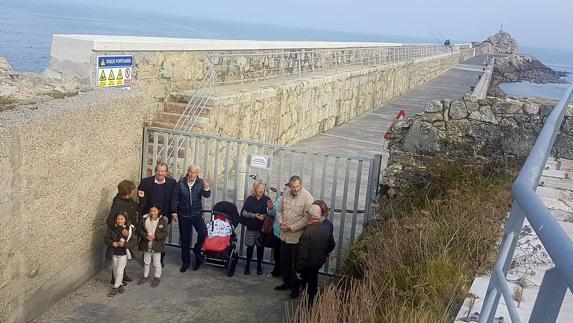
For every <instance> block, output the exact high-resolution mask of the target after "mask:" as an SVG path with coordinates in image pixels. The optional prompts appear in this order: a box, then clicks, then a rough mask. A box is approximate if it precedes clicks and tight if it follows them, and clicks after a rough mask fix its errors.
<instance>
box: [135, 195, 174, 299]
mask: <svg viewBox="0 0 573 323" xmlns="http://www.w3.org/2000/svg"><path fill="white" fill-rule="evenodd" d="M167 224H168V222H167V219H166V218H165V217H164V216H163V215H162V214H161V207H160V206H158V205H154V206H152V207H151V208H150V209H149V214H146V215H144V216H143V218H142V220H141V225H140V226H139V235H140V236H141V240H140V241H139V251H143V277H141V279H140V280H139V281H138V282H137V285H143V284H145V282H146V281H147V278H148V276H149V269H150V267H151V261H152V260H153V267H154V268H155V276H154V278H153V280H152V281H151V287H154V288H155V287H157V286H158V285H159V280H160V278H161V253H162V252H165V238H166V237H167Z"/></svg>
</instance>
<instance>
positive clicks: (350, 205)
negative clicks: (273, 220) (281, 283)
mask: <svg viewBox="0 0 573 323" xmlns="http://www.w3.org/2000/svg"><path fill="white" fill-rule="evenodd" d="M161 146H163V147H167V146H169V148H168V150H175V151H178V152H179V153H178V154H174V155H173V158H171V159H169V161H168V167H169V170H170V171H171V176H173V177H174V178H180V177H181V176H184V175H185V173H186V169H187V167H188V166H189V165H191V164H193V165H196V166H198V167H200V168H201V177H202V178H205V180H207V181H208V182H209V184H210V187H211V197H210V198H208V199H204V200H203V207H204V208H205V209H206V210H209V209H212V207H213V205H214V204H215V203H216V202H218V201H232V202H233V203H234V204H236V205H237V206H238V207H239V209H240V208H241V207H242V204H243V201H244V200H245V199H246V198H247V197H248V196H249V195H250V191H251V187H252V184H253V181H254V180H255V179H262V180H264V182H265V183H266V184H267V188H269V189H270V188H271V187H273V188H275V189H276V192H274V193H273V192H268V193H269V195H271V196H272V197H273V199H276V198H278V197H279V194H280V191H281V190H282V188H283V186H284V183H286V182H288V180H289V178H290V177H291V176H292V175H299V176H301V178H302V179H303V182H304V183H305V184H304V185H305V188H306V189H307V190H308V191H309V192H310V193H311V194H312V195H313V196H314V198H315V199H321V200H323V201H325V202H326V203H327V204H328V205H329V207H330V214H329V216H328V218H329V219H330V220H331V221H332V223H333V225H334V238H335V239H336V250H335V251H333V252H332V253H331V256H330V259H329V260H328V261H327V263H326V264H325V266H324V267H323V269H322V272H323V273H331V274H332V273H336V272H337V271H338V270H339V269H340V268H341V266H342V265H343V261H342V260H343V256H344V253H345V252H346V250H347V249H348V248H349V246H351V245H352V243H353V242H354V241H355V240H356V239H357V238H358V236H359V235H360V233H361V232H362V226H363V224H364V223H366V222H368V221H369V220H370V219H371V218H372V216H374V213H375V209H374V206H375V203H376V197H377V195H378V188H379V182H380V171H381V163H382V156H381V155H374V156H359V155H347V154H337V153H331V152H321V151H316V150H310V149H304V148H298V147H290V146H279V145H272V144H263V143H258V142H252V141H244V140H238V139H234V138H224V137H217V136H208V135H201V134H195V133H189V132H182V131H174V130H169V129H161V128H155V127H145V128H144V133H143V150H142V152H143V153H142V156H141V178H144V177H147V176H150V175H151V174H152V169H153V167H154V166H155V165H157V162H158V161H159V160H166V159H165V157H166V152H167V151H168V150H164V153H163V155H161V154H159V151H160V147H161ZM253 156H265V157H267V158H268V160H269V164H268V165H267V167H259V166H258V165H253V164H252V163H251V158H252V157H253ZM174 226H175V225H173V226H171V227H170V229H169V235H168V238H167V242H168V243H171V244H175V245H177V244H178V241H179V235H178V231H177V230H174V229H173V227H174ZM240 230H241V233H240V235H239V243H240V244H239V255H240V256H244V255H245V252H246V250H244V244H243V243H242V242H243V241H244V235H245V231H244V230H245V229H244V228H243V227H241V229H240ZM268 256H269V260H270V255H268Z"/></svg>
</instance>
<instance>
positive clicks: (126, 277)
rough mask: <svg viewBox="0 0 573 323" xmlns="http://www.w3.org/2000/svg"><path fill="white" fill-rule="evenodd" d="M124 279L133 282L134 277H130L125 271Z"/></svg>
mask: <svg viewBox="0 0 573 323" xmlns="http://www.w3.org/2000/svg"><path fill="white" fill-rule="evenodd" d="M123 281H124V282H127V283H129V282H132V281H133V279H131V278H129V276H128V275H127V274H126V273H123Z"/></svg>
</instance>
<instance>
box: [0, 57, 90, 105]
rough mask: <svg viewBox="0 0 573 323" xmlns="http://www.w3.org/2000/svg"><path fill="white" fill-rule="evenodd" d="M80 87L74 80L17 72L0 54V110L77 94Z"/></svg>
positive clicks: (80, 89)
mask: <svg viewBox="0 0 573 323" xmlns="http://www.w3.org/2000/svg"><path fill="white" fill-rule="evenodd" d="M82 90H84V89H82V87H80V85H79V84H78V83H77V82H76V81H74V80H63V79H53V78H48V77H44V76H41V75H38V74H34V73H18V72H14V71H13V70H12V67H11V66H10V64H9V63H8V61H6V59H5V58H4V57H1V56H0V112H1V111H4V110H11V109H14V108H16V107H17V106H21V105H30V104H34V103H38V102H44V101H49V100H54V99H63V98H66V97H70V96H75V95H77V94H78V93H79V92H80V91H82Z"/></svg>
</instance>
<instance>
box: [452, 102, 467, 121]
mask: <svg viewBox="0 0 573 323" xmlns="http://www.w3.org/2000/svg"><path fill="white" fill-rule="evenodd" d="M449 115H450V118H451V119H454V120H459V119H464V118H466V117H467V116H468V110H467V108H466V105H465V104H464V102H463V101H453V102H452V103H451V104H450V113H449Z"/></svg>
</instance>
